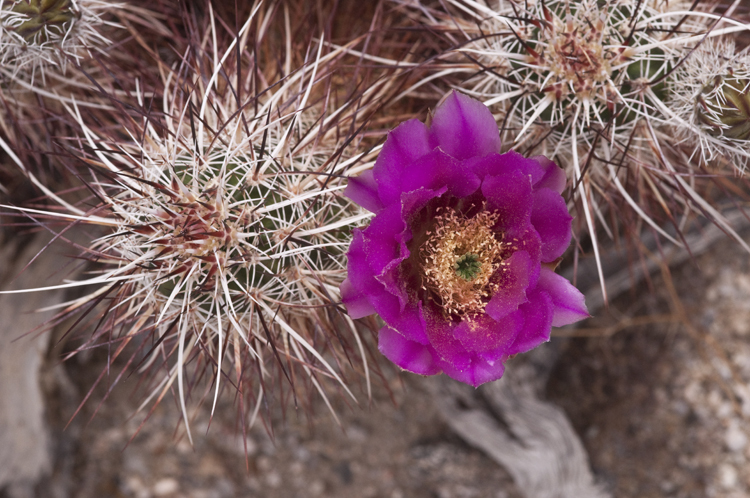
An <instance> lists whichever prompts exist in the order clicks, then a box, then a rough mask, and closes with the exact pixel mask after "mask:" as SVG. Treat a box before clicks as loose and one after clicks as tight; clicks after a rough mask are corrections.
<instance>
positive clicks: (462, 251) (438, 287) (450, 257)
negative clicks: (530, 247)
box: [419, 210, 504, 315]
mask: <svg viewBox="0 0 750 498" xmlns="http://www.w3.org/2000/svg"><path fill="white" fill-rule="evenodd" d="M497 220H498V215H497V213H493V212H489V211H485V210H483V211H481V212H480V213H479V214H477V215H476V216H474V217H472V218H467V217H465V216H463V215H461V214H458V213H456V212H455V211H453V210H448V211H447V212H445V213H444V214H441V215H438V216H437V217H436V218H435V229H434V230H432V231H431V232H428V235H429V237H428V239H427V241H426V242H425V243H424V244H423V245H422V247H420V249H419V255H420V260H421V266H422V274H423V275H424V280H423V287H424V288H425V289H426V290H429V291H432V292H433V293H435V294H436V295H437V296H439V298H440V301H441V304H442V306H443V309H444V310H445V312H446V314H449V315H455V314H467V313H469V314H473V313H478V312H482V311H483V310H484V307H485V305H486V302H487V298H488V297H490V296H491V295H492V294H493V293H494V292H495V291H496V290H497V285H498V284H497V283H496V282H493V281H492V275H493V274H494V273H495V271H496V270H497V269H498V268H499V267H500V265H501V264H502V253H503V247H504V245H503V242H502V241H501V240H498V238H497V235H498V234H497V233H496V232H495V231H494V230H492V227H493V226H495V224H496V223H497ZM467 255H469V256H468V258H469V259H471V262H472V270H471V272H469V273H467V272H466V271H461V270H462V266H463V264H464V263H465V261H466V260H467ZM467 277H470V278H467Z"/></svg>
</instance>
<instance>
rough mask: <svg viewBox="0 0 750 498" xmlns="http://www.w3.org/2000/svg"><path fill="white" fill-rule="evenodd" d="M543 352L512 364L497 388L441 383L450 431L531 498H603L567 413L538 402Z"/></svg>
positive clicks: (438, 396)
mask: <svg viewBox="0 0 750 498" xmlns="http://www.w3.org/2000/svg"><path fill="white" fill-rule="evenodd" d="M549 356H551V352H550V351H549V350H548V348H545V347H543V348H539V349H536V350H534V351H532V352H531V353H528V354H527V355H525V356H523V357H519V358H517V359H516V360H514V362H513V367H512V368H511V369H509V370H508V372H507V373H506V374H505V376H504V377H503V378H502V379H500V380H499V381H496V382H491V383H489V384H485V385H484V386H482V387H480V388H479V389H476V390H475V389H473V388H472V387H470V386H466V385H463V384H459V383H457V382H454V381H452V380H450V379H448V378H446V377H443V378H441V380H440V382H439V384H436V385H437V388H436V389H435V393H434V394H435V403H436V404H437V405H438V407H439V408H440V411H441V414H442V415H443V417H444V418H445V420H446V422H447V423H448V425H450V427H451V428H452V429H453V430H454V431H455V432H456V434H458V435H459V436H461V438H463V439H464V440H465V441H466V442H467V443H469V444H471V445H472V446H474V447H476V448H478V449H480V450H482V451H483V452H484V453H486V454H487V455H488V456H489V457H491V458H492V459H493V460H495V461H496V462H497V463H499V464H500V465H502V466H503V467H505V469H507V470H508V472H509V473H510V474H511V476H513V480H514V481H515V482H516V484H517V485H518V489H519V490H520V491H521V492H522V493H524V494H525V495H526V496H528V497H529V498H604V497H607V496H609V495H608V494H607V493H606V492H605V491H604V490H603V489H601V488H600V487H599V486H597V485H596V483H595V482H594V477H593V474H592V473H591V470H590V467H589V461H588V455H587V454H586V450H585V449H584V447H583V444H581V441H580V439H579V438H578V435H577V434H576V433H575V430H574V429H573V426H572V425H571V424H570V422H569V421H568V418H567V417H566V415H565V413H564V412H563V411H562V410H561V409H560V408H558V407H557V406H555V405H553V404H552V403H547V402H545V401H542V400H540V399H539V393H538V392H537V388H538V387H540V386H539V384H540V383H539V379H540V378H543V377H544V376H543V375H539V371H538V370H537V368H536V365H535V363H539V362H538V361H537V360H541V361H542V363H543V362H545V361H549V360H550V358H549Z"/></svg>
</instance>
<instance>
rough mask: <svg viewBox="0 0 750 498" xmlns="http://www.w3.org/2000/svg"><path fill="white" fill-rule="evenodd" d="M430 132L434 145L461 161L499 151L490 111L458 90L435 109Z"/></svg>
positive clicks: (496, 130)
mask: <svg viewBox="0 0 750 498" xmlns="http://www.w3.org/2000/svg"><path fill="white" fill-rule="evenodd" d="M430 133H431V136H432V144H433V146H438V147H440V148H441V149H442V150H443V151H445V152H447V153H448V154H450V155H451V156H453V157H455V158H456V159H459V160H461V159H469V158H471V157H481V156H486V155H488V154H495V153H498V152H500V146H501V142H500V132H499V131H498V128H497V123H496V122H495V118H493V117H492V113H491V112H490V110H489V109H488V108H487V106H485V105H484V104H482V103H481V102H479V101H478V100H475V99H472V98H471V97H467V96H466V95H464V94H462V93H460V92H457V91H455V90H454V91H453V92H451V94H450V95H448V97H447V98H446V99H445V100H444V101H443V102H442V103H441V104H440V105H438V106H437V108H436V109H435V114H434V116H433V118H432V124H431V125H430Z"/></svg>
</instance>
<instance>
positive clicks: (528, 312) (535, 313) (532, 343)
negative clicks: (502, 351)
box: [507, 290, 554, 355]
mask: <svg viewBox="0 0 750 498" xmlns="http://www.w3.org/2000/svg"><path fill="white" fill-rule="evenodd" d="M518 311H519V312H521V313H523V315H524V325H523V330H521V332H520V333H519V334H518V336H517V337H516V340H515V341H514V342H513V344H512V345H511V346H510V347H509V348H508V351H507V352H508V354H509V355H511V354H518V353H525V352H526V351H530V350H532V349H534V348H535V347H537V346H539V345H540V344H542V343H545V342H547V341H549V335H550V331H551V330H552V315H553V313H554V305H553V304H552V298H551V297H550V296H549V294H547V293H546V292H543V291H539V290H536V291H533V292H529V301H528V302H527V303H524V304H522V305H521V306H520V307H519V310H518Z"/></svg>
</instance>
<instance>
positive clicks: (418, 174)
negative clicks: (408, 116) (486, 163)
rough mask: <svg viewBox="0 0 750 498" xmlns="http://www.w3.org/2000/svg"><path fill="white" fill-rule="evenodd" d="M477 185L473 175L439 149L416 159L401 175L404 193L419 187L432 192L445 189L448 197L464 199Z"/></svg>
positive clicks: (478, 182) (475, 177)
mask: <svg viewBox="0 0 750 498" xmlns="http://www.w3.org/2000/svg"><path fill="white" fill-rule="evenodd" d="M479 184H480V181H479V178H477V176H476V175H475V174H474V173H472V172H471V171H468V170H467V169H466V168H465V167H464V166H463V164H461V162H459V161H456V160H455V159H453V158H452V157H451V156H449V155H448V154H446V153H445V152H443V151H442V150H440V149H435V150H433V151H432V152H430V153H428V154H427V155H425V156H422V157H421V158H419V159H417V160H416V161H414V162H413V163H412V164H410V165H409V166H408V167H406V168H405V169H404V171H403V172H402V174H401V188H402V189H403V190H404V192H409V191H411V190H416V189H418V188H420V187H424V188H427V189H433V190H437V189H442V188H443V187H446V188H447V189H448V190H447V192H448V194H449V195H453V196H456V197H466V196H467V195H469V194H472V193H474V192H475V191H476V190H477V189H478V188H479Z"/></svg>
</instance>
